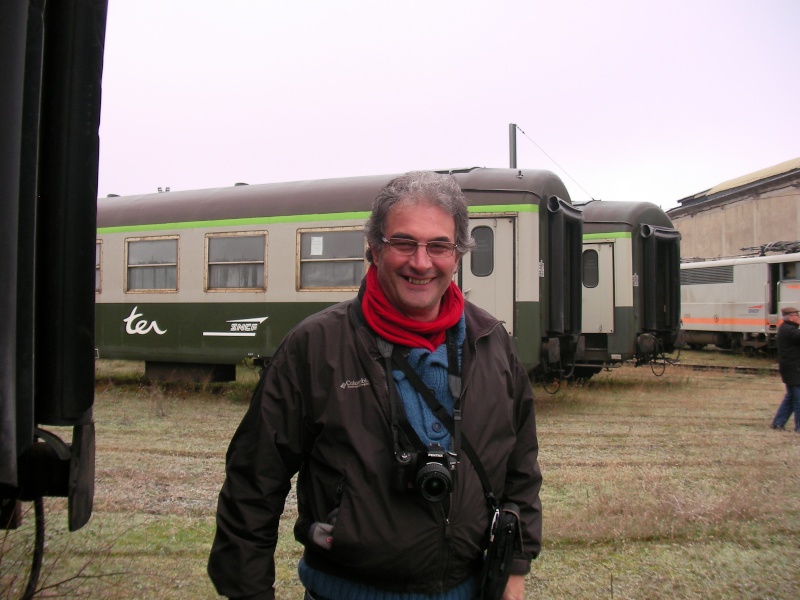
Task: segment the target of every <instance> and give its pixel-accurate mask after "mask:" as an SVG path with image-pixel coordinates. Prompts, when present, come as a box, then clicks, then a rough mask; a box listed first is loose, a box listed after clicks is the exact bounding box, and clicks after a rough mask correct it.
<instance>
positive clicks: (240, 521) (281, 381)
mask: <svg viewBox="0 0 800 600" xmlns="http://www.w3.org/2000/svg"><path fill="white" fill-rule="evenodd" d="M273 363H274V361H273ZM273 363H270V365H269V366H268V367H267V368H266V369H265V370H264V372H263V373H262V376H261V379H260V381H259V384H258V386H257V387H256V390H255V393H254V394H253V398H252V400H251V401H250V407H249V409H248V411H247V413H246V414H245V416H244V418H243V419H242V422H241V424H240V425H239V427H238V429H237V430H236V433H235V434H234V436H233V439H232V440H231V443H230V446H229V448H228V452H227V456H226V467H225V482H224V484H223V486H222V491H221V492H220V494H219V500H218V505H217V518H216V524H217V529H216V535H215V538H214V543H213V545H212V548H211V554H210V557H209V561H208V574H209V576H210V577H211V580H212V582H213V583H214V586H215V587H216V589H217V592H219V593H220V594H221V595H223V596H227V597H229V598H240V599H245V598H246V599H252V600H262V599H266V600H271V599H272V598H274V588H273V585H274V583H275V560H274V553H275V547H276V544H277V541H278V525H279V522H280V516H281V513H282V512H283V508H284V503H285V501H286V495H287V494H288V492H289V489H290V487H291V478H292V476H293V475H294V474H295V473H296V472H297V471H298V469H299V465H300V460H301V458H300V457H301V454H302V453H301V443H302V442H301V440H302V425H301V424H302V421H303V419H302V402H301V401H300V396H301V394H300V391H299V390H298V388H297V386H295V385H293V384H292V383H291V381H290V380H289V379H288V378H287V377H285V376H284V375H282V374H281V373H280V369H279V368H277V367H275V366H274V364H273Z"/></svg>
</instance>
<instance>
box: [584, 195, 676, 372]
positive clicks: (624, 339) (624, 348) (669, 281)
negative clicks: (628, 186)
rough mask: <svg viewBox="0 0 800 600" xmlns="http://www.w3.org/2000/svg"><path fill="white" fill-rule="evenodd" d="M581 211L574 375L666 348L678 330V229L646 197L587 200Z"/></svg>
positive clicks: (648, 357)
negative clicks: (579, 308)
mask: <svg viewBox="0 0 800 600" xmlns="http://www.w3.org/2000/svg"><path fill="white" fill-rule="evenodd" d="M578 208H579V209H580V210H581V211H582V212H583V218H584V226H583V261H582V262H583V267H582V269H583V273H582V285H583V308H582V318H581V322H582V332H583V333H582V336H581V341H580V350H579V352H578V355H577V356H576V366H575V375H576V376H577V377H591V376H592V375H593V374H595V373H598V372H599V371H600V370H601V368H602V367H609V366H615V365H619V364H621V363H623V362H626V361H630V360H633V361H635V362H636V364H637V365H640V364H648V363H651V361H654V360H655V359H657V358H659V357H661V356H663V355H664V353H668V352H672V351H673V350H674V348H675V344H676V342H677V336H678V333H679V330H680V237H681V236H680V233H679V232H678V231H677V230H676V229H675V228H674V227H673V225H672V221H671V220H670V218H669V217H668V216H667V215H666V213H665V212H664V211H662V210H661V209H660V208H659V207H657V206H656V205H654V204H652V203H650V202H607V201H599V200H592V201H590V202H587V203H585V204H580V205H578Z"/></svg>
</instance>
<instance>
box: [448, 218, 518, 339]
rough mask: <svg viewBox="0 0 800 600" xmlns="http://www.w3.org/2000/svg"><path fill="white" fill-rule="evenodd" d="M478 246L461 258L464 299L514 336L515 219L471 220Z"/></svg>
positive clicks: (461, 283)
mask: <svg viewBox="0 0 800 600" xmlns="http://www.w3.org/2000/svg"><path fill="white" fill-rule="evenodd" d="M470 228H471V233H472V237H473V238H475V242H476V244H477V245H476V246H475V248H474V249H473V250H472V252H469V253H467V254H466V255H465V256H464V257H463V258H462V259H461V271H460V275H459V281H460V285H461V290H462V292H463V293H464V297H465V298H466V299H467V300H469V301H470V302H472V303H474V304H477V305H478V306H480V307H481V308H482V309H484V310H486V311H488V312H489V313H491V314H492V315H494V316H495V317H497V318H498V319H500V320H501V321H505V328H506V331H508V333H509V334H511V335H513V333H514V297H515V288H514V284H515V282H514V239H515V236H514V219H513V218H510V217H502V218H497V219H470Z"/></svg>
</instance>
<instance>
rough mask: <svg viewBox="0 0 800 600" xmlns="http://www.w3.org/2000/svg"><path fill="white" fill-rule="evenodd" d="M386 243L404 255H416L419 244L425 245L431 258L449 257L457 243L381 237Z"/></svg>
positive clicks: (396, 252)
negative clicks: (423, 241)
mask: <svg viewBox="0 0 800 600" xmlns="http://www.w3.org/2000/svg"><path fill="white" fill-rule="evenodd" d="M381 239H382V240H383V243H384V244H388V245H389V249H390V250H391V251H392V252H394V253H395V254H402V255H403V256H414V255H415V254H416V253H417V248H418V247H419V246H425V251H426V252H427V253H428V256H430V257H431V258H447V257H448V256H453V252H455V251H456V248H458V246H456V244H454V243H453V242H428V243H427V244H424V243H422V242H418V241H417V240H407V239H406V238H389V239H386V238H385V237H382V238H381Z"/></svg>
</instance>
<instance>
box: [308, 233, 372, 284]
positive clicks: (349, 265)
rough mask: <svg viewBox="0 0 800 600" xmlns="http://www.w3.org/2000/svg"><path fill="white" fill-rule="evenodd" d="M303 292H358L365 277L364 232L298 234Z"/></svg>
mask: <svg viewBox="0 0 800 600" xmlns="http://www.w3.org/2000/svg"><path fill="white" fill-rule="evenodd" d="M298 237H299V246H300V254H299V259H300V267H299V282H298V288H299V289H301V290H310V289H313V290H322V289H336V290H357V289H358V286H359V284H360V283H361V279H362V278H363V277H364V267H365V262H364V250H365V246H364V232H363V230H361V229H315V230H301V231H298Z"/></svg>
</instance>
